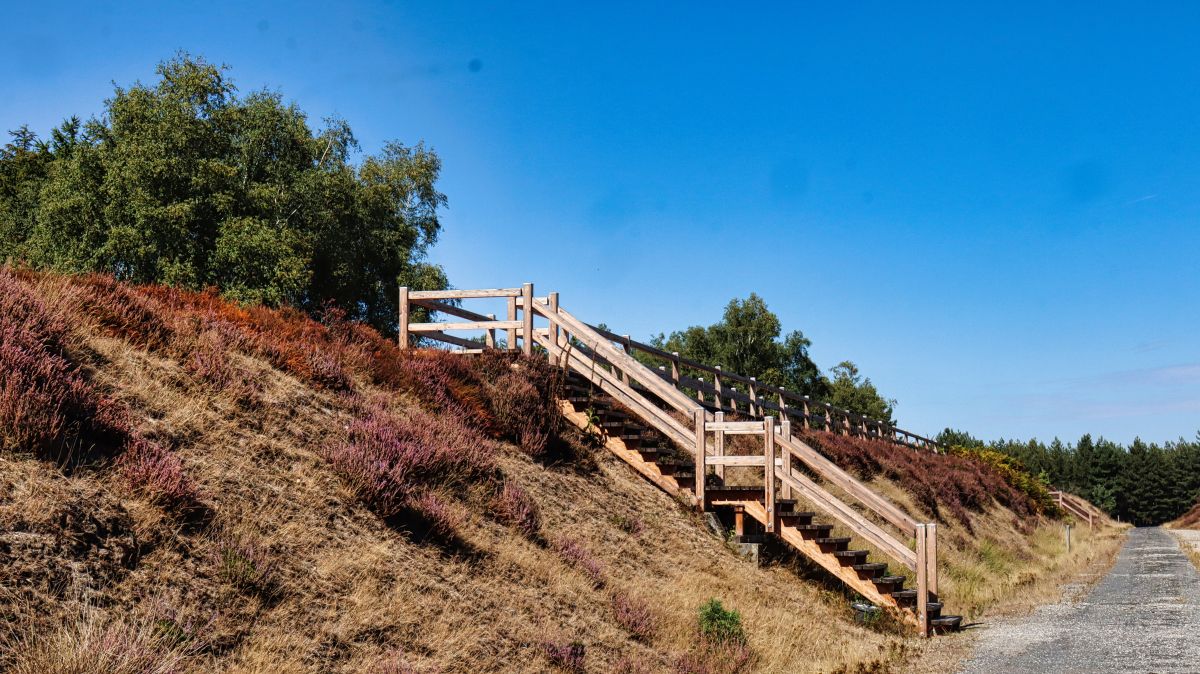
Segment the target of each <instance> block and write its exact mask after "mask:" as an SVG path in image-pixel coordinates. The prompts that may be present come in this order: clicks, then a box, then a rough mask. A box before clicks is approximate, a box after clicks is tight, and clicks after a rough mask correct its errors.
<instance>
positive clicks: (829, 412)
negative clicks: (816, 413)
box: [822, 404, 833, 433]
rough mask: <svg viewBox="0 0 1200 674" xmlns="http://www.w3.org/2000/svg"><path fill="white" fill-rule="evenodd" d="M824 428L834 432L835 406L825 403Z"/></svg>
mask: <svg viewBox="0 0 1200 674" xmlns="http://www.w3.org/2000/svg"><path fill="white" fill-rule="evenodd" d="M822 430H826V431H829V432H830V433H832V432H833V407H831V406H830V405H828V404H826V405H825V428H824V429H822Z"/></svg>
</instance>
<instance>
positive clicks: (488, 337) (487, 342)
mask: <svg viewBox="0 0 1200 674" xmlns="http://www.w3.org/2000/svg"><path fill="white" fill-rule="evenodd" d="M487 319H488V320H489V321H494V320H496V314H488V315H487ZM483 343H484V346H486V347H487V348H489V349H494V348H496V331H495V330H491V329H489V330H488V331H487V332H485V333H483Z"/></svg>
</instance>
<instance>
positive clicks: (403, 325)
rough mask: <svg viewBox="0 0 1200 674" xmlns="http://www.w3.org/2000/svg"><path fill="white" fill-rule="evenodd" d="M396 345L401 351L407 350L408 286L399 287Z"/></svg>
mask: <svg viewBox="0 0 1200 674" xmlns="http://www.w3.org/2000/svg"><path fill="white" fill-rule="evenodd" d="M397 344H398V345H399V346H400V348H401V349H407V348H408V286H400V336H399V337H398V338H397Z"/></svg>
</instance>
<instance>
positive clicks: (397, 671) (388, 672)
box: [367, 652, 438, 674]
mask: <svg viewBox="0 0 1200 674" xmlns="http://www.w3.org/2000/svg"><path fill="white" fill-rule="evenodd" d="M437 671H438V670H437V669H417V668H416V667H414V666H413V665H412V664H410V663H409V662H408V660H407V659H405V657H404V655H403V654H401V653H399V652H394V653H389V654H387V655H385V656H384V657H383V658H382V659H381V660H378V661H377V662H376V663H375V664H374V665H372V666H371V668H370V669H368V670H367V672H368V674H437Z"/></svg>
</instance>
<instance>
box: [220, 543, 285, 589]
mask: <svg viewBox="0 0 1200 674" xmlns="http://www.w3.org/2000/svg"><path fill="white" fill-rule="evenodd" d="M213 563H214V564H215V565H216V568H217V575H218V576H219V577H220V578H221V580H223V581H225V582H226V583H229V584H230V585H231V586H233V587H234V588H236V589H237V590H239V591H241V592H247V593H250V594H256V595H259V596H263V597H267V596H270V595H272V594H274V593H275V591H276V589H277V585H278V583H277V578H276V561H275V559H274V557H272V555H271V551H270V550H269V549H268V548H267V547H266V546H265V545H261V544H254V543H250V542H247V541H237V540H225V541H221V542H219V543H218V544H217V547H216V549H215V551H214V553H213Z"/></svg>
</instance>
